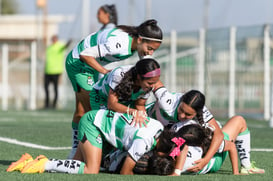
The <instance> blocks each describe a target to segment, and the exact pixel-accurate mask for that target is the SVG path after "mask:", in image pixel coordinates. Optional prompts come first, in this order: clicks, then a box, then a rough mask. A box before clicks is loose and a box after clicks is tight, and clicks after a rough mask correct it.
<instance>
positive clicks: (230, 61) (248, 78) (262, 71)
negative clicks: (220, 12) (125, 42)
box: [0, 25, 273, 120]
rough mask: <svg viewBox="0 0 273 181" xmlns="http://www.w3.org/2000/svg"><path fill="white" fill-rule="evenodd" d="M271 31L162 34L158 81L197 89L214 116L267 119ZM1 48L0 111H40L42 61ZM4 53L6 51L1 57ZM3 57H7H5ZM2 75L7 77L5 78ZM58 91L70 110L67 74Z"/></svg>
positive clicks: (171, 87)
mask: <svg viewBox="0 0 273 181" xmlns="http://www.w3.org/2000/svg"><path fill="white" fill-rule="evenodd" d="M271 31H272V30H271V29H270V26H269V25H267V26H251V27H231V28H222V29H212V30H208V31H205V30H203V29H201V30H200V31H194V32H175V31H173V32H171V34H166V35H164V41H163V44H162V45H161V47H160V49H159V50H157V51H156V53H155V55H154V56H155V58H156V59H157V60H158V61H159V62H160V64H161V67H162V81H163V83H164V84H165V85H166V87H167V88H168V89H169V90H171V91H175V92H181V91H182V92H184V91H187V90H189V89H199V90H201V91H202V92H204V94H205V95H206V105H207V106H208V107H209V108H210V109H211V110H212V112H213V113H214V114H215V115H219V116H231V115H234V114H247V115H253V116H256V115H261V118H264V119H266V120H269V119H270V117H271V116H270V115H271V113H270V107H272V106H271V101H270V100H271V99H270V98H271V95H270V94H271V88H270V83H271V79H270V78H271V75H272V73H271V72H270V71H271V68H270V67H271V66H272V62H273V60H272V57H271V56H270V55H271V54H270V52H271V51H272V49H271V44H272V43H271V41H270V32H271ZM26 46H27V47H28V48H26V49H27V50H24V51H27V52H31V47H32V49H35V45H34V44H32V45H25V47H26ZM1 47H2V48H1V50H0V55H1V60H2V61H1V64H0V65H1V70H2V74H1V84H0V87H1V94H0V95H1V99H2V109H3V110H7V109H8V108H29V109H37V108H39V107H41V105H42V104H43V99H44V93H43V64H44V63H43V61H42V60H39V59H37V60H36V62H37V64H36V65H35V64H34V65H33V64H31V62H32V63H33V61H32V60H35V54H34V55H32V56H33V57H32V58H31V56H30V54H29V56H30V57H29V58H26V59H23V60H22V61H18V60H16V57H14V56H12V54H13V51H14V50H12V49H11V48H7V46H3V45H2V46H1ZM7 49H9V50H8V53H5V52H6V51H7ZM17 51H18V50H17ZM33 51H35V50H33ZM17 53H18V52H17ZM8 55H11V56H9V58H7V56H8ZM5 59H9V60H8V61H5ZM137 59H138V57H137V56H134V57H132V58H130V59H129V60H127V61H124V62H120V63H117V64H115V65H114V66H118V65H123V64H134V63H135V61H136V60H137ZM11 65H12V66H11ZM31 65H32V68H31ZM6 67H9V68H6ZM33 69H34V70H35V71H34V72H32V71H31V70H33ZM7 72H8V73H7ZM31 72H32V75H33V74H35V72H36V73H37V74H36V76H35V78H31V76H30V75H31ZM6 75H9V76H8V77H9V78H8V79H7V77H6ZM14 76H15V77H14ZM29 85H30V86H29ZM35 89H36V90H35ZM34 92H35V93H34ZM60 92H61V93H60V101H59V104H60V105H59V107H61V108H67V105H69V107H71V106H74V104H73V98H74V93H73V91H72V88H71V86H70V82H69V81H68V80H67V78H66V74H63V80H62V84H61V86H60ZM35 95H37V96H36V97H35ZM33 96H34V97H33ZM8 103H9V104H8ZM31 104H32V105H31Z"/></svg>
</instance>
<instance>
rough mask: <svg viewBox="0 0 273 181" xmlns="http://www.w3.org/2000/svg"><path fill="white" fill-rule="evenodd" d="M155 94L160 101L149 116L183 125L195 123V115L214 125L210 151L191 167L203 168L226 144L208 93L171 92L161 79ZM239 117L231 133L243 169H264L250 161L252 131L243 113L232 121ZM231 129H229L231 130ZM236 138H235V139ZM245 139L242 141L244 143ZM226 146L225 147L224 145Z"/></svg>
mask: <svg viewBox="0 0 273 181" xmlns="http://www.w3.org/2000/svg"><path fill="white" fill-rule="evenodd" d="M154 90H155V91H154V95H155V97H156V98H157V101H156V103H155V104H154V105H152V106H150V107H149V108H148V110H147V113H148V115H149V116H150V117H152V118H154V119H157V120H160V121H161V122H162V123H163V124H167V123H168V122H179V124H181V125H186V124H192V123H194V121H192V119H195V120H196V121H197V122H199V123H200V124H201V125H204V126H205V125H206V124H210V125H212V126H213V127H214V135H213V137H212V141H211V145H210V147H209V149H208V152H207V153H206V155H205V156H204V157H203V158H200V159H199V160H196V161H195V165H194V166H192V167H191V168H189V169H188V171H191V172H198V171H200V170H202V169H203V168H204V167H205V165H207V164H208V163H209V161H210V160H211V159H212V157H213V156H214V154H215V153H216V152H217V150H218V149H219V147H220V146H223V145H221V144H223V142H222V141H223V139H224V134H223V133H222V130H221V129H220V127H219V125H218V123H217V122H216V120H215V119H214V117H213V115H212V114H211V113H210V112H209V110H208V109H207V108H206V106H205V96H204V95H203V94H202V93H201V92H199V91H196V90H191V91H188V92H186V93H185V94H181V93H174V94H172V93H170V92H168V91H167V89H166V88H165V87H164V86H163V84H162V83H161V82H160V81H159V82H158V83H157V84H156V86H155V89H154ZM233 120H236V121H237V123H238V124H240V126H239V125H237V128H238V130H237V129H234V131H235V130H236V131H237V132H236V134H235V133H230V135H231V136H230V137H232V140H233V141H235V140H236V139H237V141H236V142H235V144H236V147H237V151H238V153H239V156H240V161H241V164H242V167H241V173H252V174H254V173H264V170H263V169H259V168H257V167H255V165H254V164H252V163H251V161H250V153H249V152H250V132H249V130H248V129H247V127H246V121H245V119H244V118H243V117H241V116H234V117H232V118H231V119H230V121H231V122H233ZM228 133H229V132H228ZM235 138H236V139H235ZM242 143H243V144H242ZM222 148H223V147H222Z"/></svg>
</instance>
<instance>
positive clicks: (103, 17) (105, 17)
mask: <svg viewBox="0 0 273 181" xmlns="http://www.w3.org/2000/svg"><path fill="white" fill-rule="evenodd" d="M97 18H98V21H99V22H100V23H102V24H107V23H108V22H109V14H108V13H105V12H104V11H103V10H102V9H101V8H100V9H99V10H98V13H97Z"/></svg>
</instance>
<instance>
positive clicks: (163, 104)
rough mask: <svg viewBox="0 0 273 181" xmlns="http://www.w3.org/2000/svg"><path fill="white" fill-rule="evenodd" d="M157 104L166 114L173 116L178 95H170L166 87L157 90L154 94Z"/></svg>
mask: <svg viewBox="0 0 273 181" xmlns="http://www.w3.org/2000/svg"><path fill="white" fill-rule="evenodd" d="M154 95H155V97H156V99H157V103H158V105H159V107H160V108H161V109H163V110H164V111H165V112H166V113H168V114H172V113H173V112H174V110H175V109H176V106H177V95H176V94H172V93H170V92H169V91H168V90H167V89H166V88H165V87H161V88H159V89H157V90H156V91H155V93H154Z"/></svg>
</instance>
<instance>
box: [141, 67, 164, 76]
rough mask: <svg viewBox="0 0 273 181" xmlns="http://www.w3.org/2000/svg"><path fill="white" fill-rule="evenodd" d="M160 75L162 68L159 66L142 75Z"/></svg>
mask: <svg viewBox="0 0 273 181" xmlns="http://www.w3.org/2000/svg"><path fill="white" fill-rule="evenodd" d="M159 75H160V68H157V69H155V70H153V71H151V72H147V73H146V74H144V75H142V77H146V78H149V77H155V76H159Z"/></svg>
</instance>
